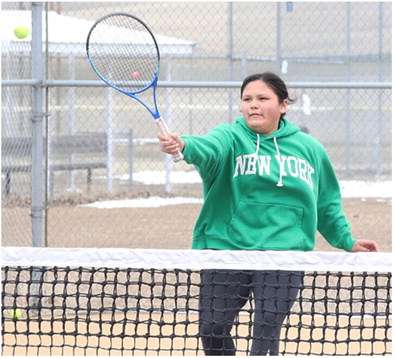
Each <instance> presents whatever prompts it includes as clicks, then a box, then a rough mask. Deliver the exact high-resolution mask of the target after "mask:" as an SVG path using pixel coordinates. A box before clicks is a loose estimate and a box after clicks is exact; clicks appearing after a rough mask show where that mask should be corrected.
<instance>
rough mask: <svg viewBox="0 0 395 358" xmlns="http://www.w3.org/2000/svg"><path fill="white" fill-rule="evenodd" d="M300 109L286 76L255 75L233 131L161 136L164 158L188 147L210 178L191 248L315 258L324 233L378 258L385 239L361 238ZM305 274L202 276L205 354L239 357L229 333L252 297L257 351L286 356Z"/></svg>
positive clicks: (228, 127) (226, 127)
mask: <svg viewBox="0 0 395 358" xmlns="http://www.w3.org/2000/svg"><path fill="white" fill-rule="evenodd" d="M291 102H292V100H291V99H290V98H289V95H288V90H287V87H286V85H285V83H284V82H283V80H282V79H281V78H280V77H278V76H277V75H276V74H274V73H271V72H265V73H262V74H255V75H251V76H249V77H247V78H246V79H245V80H244V81H243V84H242V86H241V112H242V114H243V116H242V117H240V118H237V119H236V120H235V122H233V123H232V124H221V125H219V126H217V127H216V128H214V129H213V130H211V131H210V132H209V133H207V134H206V135H204V136H179V135H178V134H171V135H170V138H166V137H164V136H163V135H158V138H159V140H160V146H161V149H162V151H164V152H165V153H168V154H172V153H175V152H177V151H178V150H180V151H181V152H182V153H183V155H184V159H185V161H186V162H187V163H189V164H194V166H195V167H196V169H197V170H198V172H199V173H200V175H201V177H202V180H203V194H204V204H203V206H202V210H201V212H200V215H199V217H198V220H197V222H196V225H195V229H194V235H193V243H192V248H194V249H222V250H297V251H311V250H313V249H314V244H315V236H316V231H317V230H319V231H320V232H321V234H322V235H323V236H324V237H325V239H326V240H327V241H328V242H329V243H330V244H331V245H332V246H334V247H336V248H339V249H343V250H346V251H353V252H358V251H378V245H377V244H376V242H374V241H372V240H356V239H354V238H353V237H352V235H351V232H350V226H349V224H348V222H347V220H346V218H345V215H344V212H343V209H342V200H341V196H340V188H339V184H338V181H337V178H336V175H335V172H334V170H333V167H332V165H331V162H330V160H329V157H328V155H327V153H326V151H325V149H324V147H323V146H322V145H321V144H320V143H319V142H317V141H316V140H315V139H314V138H313V137H311V136H309V135H308V134H306V133H303V132H301V131H300V129H299V127H298V126H296V125H295V124H293V123H292V122H290V121H288V120H287V119H285V114H286V110H287V106H288V104H289V103H291ZM301 277H302V275H301V273H293V274H291V273H289V272H281V274H280V273H278V272H272V271H265V272H254V271H247V272H242V273H235V272H234V271H221V272H217V273H214V274H211V273H210V272H208V271H205V272H203V274H202V288H201V297H200V312H201V315H200V335H201V337H202V342H203V347H204V349H205V353H206V354H207V355H233V354H235V348H234V344H233V340H232V338H231V335H230V330H231V328H232V324H233V321H234V319H235V317H236V316H237V314H238V313H239V311H240V310H241V308H242V307H243V306H244V304H245V303H246V301H247V299H248V297H249V295H250V294H251V292H252V294H253V295H254V302H255V311H256V312H255V317H254V332H253V337H254V339H253V344H252V348H251V354H252V355H267V354H270V355H278V345H279V335H280V330H281V324H282V322H283V320H284V318H285V316H286V314H287V312H288V311H289V309H290V308H291V306H292V304H293V302H294V300H295V298H296V295H297V293H298V288H299V285H300V282H301ZM290 281H291V282H290ZM224 282H226V287H225V288H224V285H223V283H224ZM289 286H290V287H289ZM210 297H211V298H210ZM229 297H231V299H229ZM270 298H272V299H270ZM274 298H275V299H274ZM225 308H226V310H224V309H225Z"/></svg>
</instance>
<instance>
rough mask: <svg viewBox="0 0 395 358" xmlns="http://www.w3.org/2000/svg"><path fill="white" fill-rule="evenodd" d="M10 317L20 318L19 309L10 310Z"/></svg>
mask: <svg viewBox="0 0 395 358" xmlns="http://www.w3.org/2000/svg"><path fill="white" fill-rule="evenodd" d="M10 317H11V318H21V317H22V312H21V310H20V309H18V308H16V309H14V310H11V312H10Z"/></svg>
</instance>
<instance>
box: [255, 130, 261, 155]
mask: <svg viewBox="0 0 395 358" xmlns="http://www.w3.org/2000/svg"><path fill="white" fill-rule="evenodd" d="M256 137H257V141H256V151H255V156H256V157H257V158H258V153H259V147H260V146H261V137H260V136H259V134H257V135H256Z"/></svg>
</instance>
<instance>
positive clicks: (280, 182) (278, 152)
mask: <svg viewBox="0 0 395 358" xmlns="http://www.w3.org/2000/svg"><path fill="white" fill-rule="evenodd" d="M273 142H274V145H275V146H276V151H277V155H276V157H277V161H278V164H279V166H280V178H279V179H278V183H277V186H284V184H283V165H282V160H281V153H280V147H279V146H278V144H277V137H274V138H273Z"/></svg>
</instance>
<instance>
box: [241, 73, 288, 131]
mask: <svg viewBox="0 0 395 358" xmlns="http://www.w3.org/2000/svg"><path fill="white" fill-rule="evenodd" d="M287 105H288V101H287V100H284V101H283V102H282V103H279V99H278V97H277V95H276V94H275V93H274V91H273V90H272V89H271V88H270V87H268V86H267V85H266V83H265V82H263V81H261V80H257V81H253V82H250V83H249V84H248V85H247V86H246V87H245V89H244V92H243V95H242V97H241V112H242V113H243V116H244V119H245V122H246V124H247V126H248V127H249V128H250V129H252V130H253V131H255V132H258V133H262V134H263V135H265V136H268V135H270V134H272V133H274V132H275V131H276V130H277V129H278V124H279V121H280V117H281V114H283V113H285V112H286V110H287Z"/></svg>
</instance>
